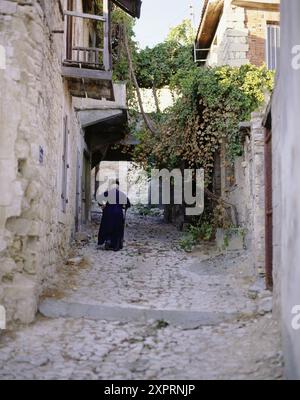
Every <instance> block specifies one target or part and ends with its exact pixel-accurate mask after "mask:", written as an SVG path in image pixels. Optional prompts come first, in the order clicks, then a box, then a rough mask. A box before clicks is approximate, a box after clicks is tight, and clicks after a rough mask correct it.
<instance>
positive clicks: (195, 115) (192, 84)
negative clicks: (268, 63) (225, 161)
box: [135, 65, 274, 180]
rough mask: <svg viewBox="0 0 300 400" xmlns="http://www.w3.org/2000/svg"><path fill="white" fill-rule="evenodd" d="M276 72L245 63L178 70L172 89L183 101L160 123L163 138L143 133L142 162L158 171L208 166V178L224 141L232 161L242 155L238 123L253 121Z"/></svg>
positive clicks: (138, 155) (179, 99) (138, 150)
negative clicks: (238, 65) (158, 169)
mask: <svg viewBox="0 0 300 400" xmlns="http://www.w3.org/2000/svg"><path fill="white" fill-rule="evenodd" d="M273 78H274V77H273V73H272V72H270V71H268V70H267V69H266V68H265V67H260V68H258V67H255V66H253V65H245V66H242V67H240V68H231V67H228V66H223V67H216V68H196V67H195V66H192V67H191V69H190V70H187V69H183V70H179V71H178V72H177V74H176V75H175V76H174V77H173V78H172V79H171V81H170V85H171V87H173V89H175V90H177V92H178V94H179V98H178V100H177V101H176V102H175V104H174V106H173V107H172V108H170V109H169V110H168V112H167V113H166V115H165V116H164V118H162V119H161V124H160V135H159V137H158V136H156V137H154V136H153V135H151V134H150V133H149V132H148V131H147V130H144V131H142V132H139V133H138V136H139V139H140V145H139V146H138V147H137V149H136V153H135V155H136V158H137V161H139V162H143V161H146V162H149V161H150V162H152V163H155V164H156V166H158V167H175V166H179V165H182V162H184V164H185V165H186V166H189V167H191V168H200V167H201V168H204V169H205V172H206V177H207V179H208V180H209V177H210V176H211V172H212V170H213V166H214V156H215V153H216V151H217V150H219V148H220V146H221V144H222V143H224V144H226V147H227V152H228V155H229V157H230V159H231V160H233V159H234V158H235V157H236V156H239V155H241V154H242V151H243V145H242V141H241V138H240V135H239V128H238V125H239V122H241V121H245V120H249V119H250V114H251V112H252V111H254V110H256V109H257V108H258V107H259V106H260V105H261V104H262V103H263V102H264V99H265V94H266V92H270V91H271V90H272V87H273Z"/></svg>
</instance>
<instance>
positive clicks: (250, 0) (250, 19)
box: [195, 0, 280, 69]
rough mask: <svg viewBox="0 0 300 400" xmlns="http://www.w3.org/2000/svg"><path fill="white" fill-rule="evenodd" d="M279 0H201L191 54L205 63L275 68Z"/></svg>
mask: <svg viewBox="0 0 300 400" xmlns="http://www.w3.org/2000/svg"><path fill="white" fill-rule="evenodd" d="M279 4H280V0H265V1H258V0H205V3H204V7H203V11H202V18H201V22H200V25H199V28H198V32H197V37H196V49H195V52H196V54H195V56H196V60H198V61H199V62H200V63H201V64H205V65H206V66H214V65H230V66H232V67H239V66H241V65H243V64H248V63H251V64H254V65H257V66H260V65H262V64H263V63H266V65H267V66H268V67H269V68H270V69H275V68H276V62H277V57H278V48H279V18H280V14H279Z"/></svg>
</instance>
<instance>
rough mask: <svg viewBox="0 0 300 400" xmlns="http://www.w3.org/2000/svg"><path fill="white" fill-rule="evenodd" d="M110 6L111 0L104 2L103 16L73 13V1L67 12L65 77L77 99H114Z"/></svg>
mask: <svg viewBox="0 0 300 400" xmlns="http://www.w3.org/2000/svg"><path fill="white" fill-rule="evenodd" d="M109 4H110V0H103V15H94V14H87V13H83V12H78V11H74V10H73V9H71V5H72V2H71V1H70V2H69V3H68V10H65V11H64V14H65V16H66V21H65V24H66V25H65V31H66V45H65V55H64V57H63V60H62V76H63V77H64V78H65V79H66V80H67V81H68V86H69V90H70V93H71V95H72V96H74V97H90V98H94V99H102V98H106V99H109V100H113V99H114V94H113V85H112V56H111V32H110V7H109ZM76 19H81V21H79V22H78V21H76ZM82 20H89V21H91V22H88V23H85V22H83V21H82ZM91 44H92V45H91Z"/></svg>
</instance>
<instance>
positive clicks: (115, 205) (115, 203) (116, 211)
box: [98, 181, 131, 251]
mask: <svg viewBox="0 0 300 400" xmlns="http://www.w3.org/2000/svg"><path fill="white" fill-rule="evenodd" d="M101 198H102V204H99V203H98V204H99V206H100V207H102V209H103V214H102V220H101V224H100V229H99V234H98V246H101V245H103V244H105V250H114V251H119V250H122V249H123V242H124V230H125V216H124V210H125V215H126V211H127V210H128V208H130V207H131V204H130V201H129V199H128V197H127V196H126V194H125V193H123V192H121V191H120V190H119V181H117V182H116V188H113V189H110V190H108V191H106V192H105V193H103V195H101ZM106 199H107V200H106ZM109 200H110V201H109Z"/></svg>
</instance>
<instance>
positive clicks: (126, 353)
mask: <svg viewBox="0 0 300 400" xmlns="http://www.w3.org/2000/svg"><path fill="white" fill-rule="evenodd" d="M127 225H128V226H127V233H126V235H127V236H126V246H125V248H124V250H123V251H121V252H119V253H114V252H106V251H103V250H97V248H96V241H95V239H96V228H94V229H93V230H92V236H91V238H90V240H89V242H88V243H85V244H81V245H77V247H76V248H75V249H74V254H73V255H74V256H76V257H80V258H79V260H80V259H81V260H82V261H81V262H79V263H78V265H65V266H61V267H60V268H59V280H58V284H57V285H56V286H55V287H53V288H52V289H51V290H49V291H47V293H46V296H45V298H44V299H43V301H42V302H41V305H40V311H41V313H42V314H43V315H41V314H40V315H39V316H38V318H37V320H36V322H35V323H34V324H32V325H31V326H28V327H19V328H18V329H17V330H16V331H12V332H10V331H8V332H6V333H5V334H2V336H0V379H16V378H18V379H171V380H174V379H280V378H281V377H282V361H281V353H280V340H279V333H278V327H277V326H276V323H275V322H274V320H273V319H272V315H271V313H270V312H269V311H270V310H269V309H268V307H266V305H267V304H268V302H269V298H268V293H266V292H262V293H261V294H260V295H259V296H258V298H257V299H253V298H252V296H249V286H250V285H251V283H252V277H251V273H250V271H251V269H250V268H249V265H248V263H249V260H248V255H247V254H246V253H244V252H233V253H230V254H218V252H217V251H216V249H215V248H214V247H213V246H212V245H201V246H199V248H198V249H197V250H196V251H195V252H193V253H185V252H183V251H181V250H180V249H179V248H178V242H179V239H180V236H181V233H179V232H178V231H177V230H176V229H175V228H173V227H172V226H170V225H167V224H164V223H162V222H161V220H160V219H159V218H157V217H140V216H139V215H136V214H130V215H129V218H128V222H127ZM75 264H76V263H75Z"/></svg>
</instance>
